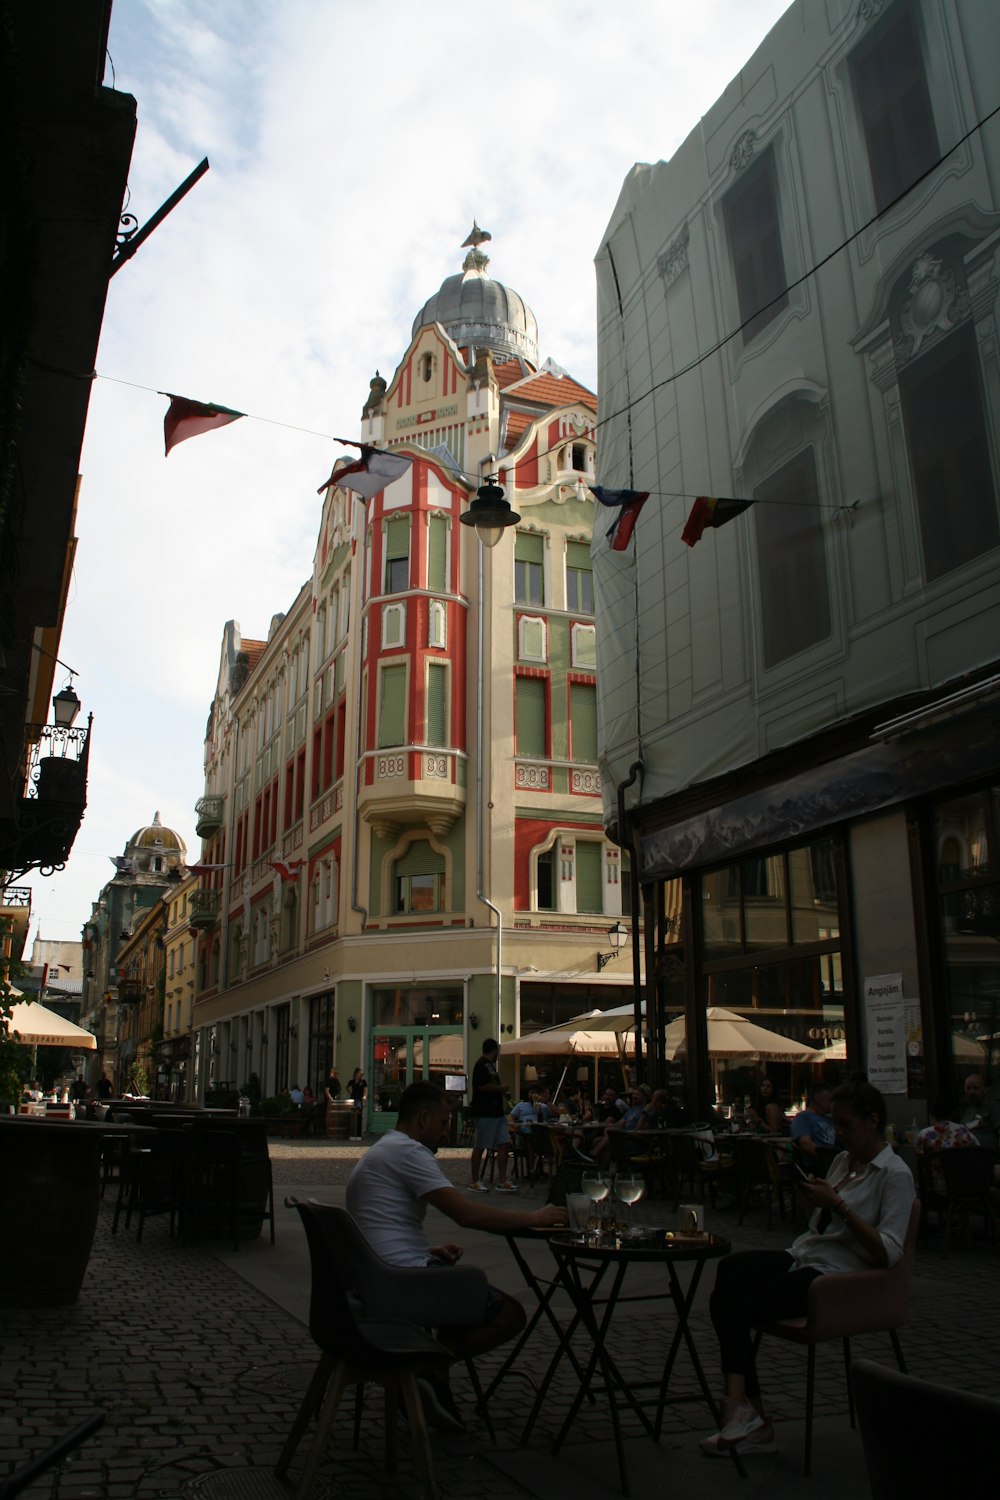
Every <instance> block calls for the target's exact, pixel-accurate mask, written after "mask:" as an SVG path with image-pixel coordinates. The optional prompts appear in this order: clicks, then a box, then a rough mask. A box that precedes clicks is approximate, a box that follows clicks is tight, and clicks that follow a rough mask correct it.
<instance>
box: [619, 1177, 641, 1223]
mask: <svg viewBox="0 0 1000 1500" xmlns="http://www.w3.org/2000/svg"><path fill="white" fill-rule="evenodd" d="M645 1192H646V1183H645V1180H644V1179H643V1178H642V1177H635V1176H633V1175H632V1174H631V1173H629V1174H627V1175H626V1174H623V1173H621V1172H619V1174H618V1176H617V1177H616V1178H615V1195H616V1197H618V1198H620V1199H621V1200H622V1202H623V1203H624V1204H626V1205H627V1206H628V1233H629V1236H630V1237H631V1234H632V1204H633V1203H638V1202H639V1200H640V1198H642V1197H643V1196H644V1194H645Z"/></svg>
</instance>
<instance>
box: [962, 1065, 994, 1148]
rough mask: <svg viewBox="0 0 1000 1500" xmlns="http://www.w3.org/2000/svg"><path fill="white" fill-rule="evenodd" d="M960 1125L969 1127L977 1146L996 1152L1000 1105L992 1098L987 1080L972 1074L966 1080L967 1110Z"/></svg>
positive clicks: (963, 1113)
mask: <svg viewBox="0 0 1000 1500" xmlns="http://www.w3.org/2000/svg"><path fill="white" fill-rule="evenodd" d="M960 1123H961V1124H962V1125H966V1126H968V1128H969V1129H970V1130H971V1131H972V1134H973V1135H974V1136H975V1138H976V1143H977V1145H980V1146H986V1147H987V1149H988V1150H990V1151H995V1150H996V1149H997V1145H998V1144H1000V1104H997V1103H996V1101H995V1100H993V1099H991V1098H990V1095H989V1090H988V1089H987V1087H986V1079H985V1078H984V1077H983V1075H982V1074H981V1073H970V1074H969V1076H968V1078H967V1079H966V1080H965V1109H964V1110H963V1112H962V1118H961V1121H960Z"/></svg>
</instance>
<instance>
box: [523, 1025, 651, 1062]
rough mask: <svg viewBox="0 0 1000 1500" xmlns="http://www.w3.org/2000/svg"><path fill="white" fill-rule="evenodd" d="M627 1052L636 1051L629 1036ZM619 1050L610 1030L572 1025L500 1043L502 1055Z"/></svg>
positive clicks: (597, 1053)
mask: <svg viewBox="0 0 1000 1500" xmlns="http://www.w3.org/2000/svg"><path fill="white" fill-rule="evenodd" d="M625 1050H626V1052H634V1051H635V1043H634V1042H633V1040H632V1038H631V1037H628V1038H627V1039H626V1041H625ZM617 1052H618V1038H617V1037H616V1036H615V1034H614V1033H613V1032H611V1031H578V1030H576V1029H575V1028H574V1027H572V1026H556V1027H553V1028H552V1030H550V1031H533V1032H532V1033H531V1034H530V1036H519V1037H514V1038H513V1040H512V1041H509V1042H501V1043H500V1054H501V1056H503V1057H513V1056H515V1055H517V1056H519V1057H575V1056H577V1055H581V1056H605V1055H609V1054H613V1053H617Z"/></svg>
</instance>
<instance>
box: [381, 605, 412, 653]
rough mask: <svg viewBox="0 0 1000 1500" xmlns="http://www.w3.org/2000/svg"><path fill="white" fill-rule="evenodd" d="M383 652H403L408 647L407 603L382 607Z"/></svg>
mask: <svg viewBox="0 0 1000 1500" xmlns="http://www.w3.org/2000/svg"><path fill="white" fill-rule="evenodd" d="M381 623H382V650H383V651H401V650H402V649H403V648H404V647H405V645H406V601H405V600H402V599H401V600H399V601H398V602H397V603H394V604H383V605H382V622H381Z"/></svg>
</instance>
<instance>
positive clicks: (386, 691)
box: [378, 667, 406, 750]
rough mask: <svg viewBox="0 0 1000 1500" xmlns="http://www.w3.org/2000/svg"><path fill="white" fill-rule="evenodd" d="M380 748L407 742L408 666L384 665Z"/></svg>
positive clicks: (380, 703)
mask: <svg viewBox="0 0 1000 1500" xmlns="http://www.w3.org/2000/svg"><path fill="white" fill-rule="evenodd" d="M379 693H380V699H379V712H378V744H379V749H380V750H382V749H385V748H387V747H388V746H390V745H402V744H405V742H406V668H405V667H383V669H382V674H381V678H380V684H379Z"/></svg>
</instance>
